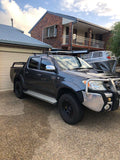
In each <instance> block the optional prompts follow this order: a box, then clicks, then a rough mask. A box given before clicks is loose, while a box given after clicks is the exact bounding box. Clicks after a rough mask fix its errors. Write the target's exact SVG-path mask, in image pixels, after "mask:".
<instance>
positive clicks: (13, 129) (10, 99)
mask: <svg viewBox="0 0 120 160" xmlns="http://www.w3.org/2000/svg"><path fill="white" fill-rule="evenodd" d="M103 159H104V160H120V109H119V110H117V111H115V112H109V113H95V112H92V111H87V112H86V114H85V117H84V120H83V121H82V122H80V123H79V124H77V125H74V126H70V125H68V124H66V123H65V122H63V121H62V119H61V117H60V116H59V113H58V111H57V108H56V107H55V106H52V105H50V104H48V103H45V102H42V101H40V100H37V99H34V98H31V97H26V98H25V99H23V100H21V99H18V98H16V97H15V95H14V94H13V92H12V91H8V92H0V160H103Z"/></svg>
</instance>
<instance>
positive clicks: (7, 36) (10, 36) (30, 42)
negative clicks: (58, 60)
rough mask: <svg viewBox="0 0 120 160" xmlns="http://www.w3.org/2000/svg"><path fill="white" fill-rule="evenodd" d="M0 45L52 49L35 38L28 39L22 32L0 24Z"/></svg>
mask: <svg viewBox="0 0 120 160" xmlns="http://www.w3.org/2000/svg"><path fill="white" fill-rule="evenodd" d="M0 43H7V44H17V45H23V46H32V47H41V48H52V46H50V45H48V44H46V43H44V42H41V41H39V40H36V39H35V38H32V37H29V36H27V35H25V34H24V32H23V31H21V30H19V29H17V28H14V27H12V26H7V25H3V24H0Z"/></svg>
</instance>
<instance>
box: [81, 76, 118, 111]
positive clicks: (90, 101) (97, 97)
mask: <svg viewBox="0 0 120 160" xmlns="http://www.w3.org/2000/svg"><path fill="white" fill-rule="evenodd" d="M116 80H120V78H115V79H102V80H101V79H89V80H88V81H87V83H86V90H85V91H82V94H83V99H84V100H83V103H82V104H83V105H84V106H86V107H87V108H89V109H91V110H93V111H96V112H100V111H113V110H116V109H118V107H119V97H120V92H119V91H117V89H116V86H115V83H114V81H116ZM89 81H111V84H112V91H111V92H107V91H106V92H97V91H96V92H97V93H95V92H89V91H88V82H89Z"/></svg>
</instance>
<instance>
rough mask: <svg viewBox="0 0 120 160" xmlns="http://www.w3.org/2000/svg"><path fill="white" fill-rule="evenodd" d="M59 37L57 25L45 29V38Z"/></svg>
mask: <svg viewBox="0 0 120 160" xmlns="http://www.w3.org/2000/svg"><path fill="white" fill-rule="evenodd" d="M56 36H57V25H54V26H50V27H47V28H44V38H48V37H56Z"/></svg>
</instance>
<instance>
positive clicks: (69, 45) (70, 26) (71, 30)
mask: <svg viewBox="0 0 120 160" xmlns="http://www.w3.org/2000/svg"><path fill="white" fill-rule="evenodd" d="M72 35H73V23H72V22H71V23H69V44H68V50H72Z"/></svg>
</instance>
